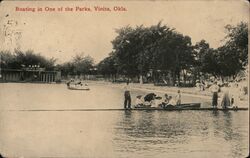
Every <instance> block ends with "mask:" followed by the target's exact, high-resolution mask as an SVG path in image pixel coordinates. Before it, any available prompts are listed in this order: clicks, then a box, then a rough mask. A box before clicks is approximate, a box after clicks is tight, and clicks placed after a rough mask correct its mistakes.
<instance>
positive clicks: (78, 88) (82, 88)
mask: <svg viewBox="0 0 250 158" xmlns="http://www.w3.org/2000/svg"><path fill="white" fill-rule="evenodd" d="M68 89H69V90H90V89H89V87H68Z"/></svg>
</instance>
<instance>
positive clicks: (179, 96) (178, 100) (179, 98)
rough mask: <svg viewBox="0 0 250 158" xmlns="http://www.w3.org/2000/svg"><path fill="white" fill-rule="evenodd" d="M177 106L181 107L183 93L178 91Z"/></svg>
mask: <svg viewBox="0 0 250 158" xmlns="http://www.w3.org/2000/svg"><path fill="white" fill-rule="evenodd" d="M176 105H181V91H180V90H178V92H177V95H176Z"/></svg>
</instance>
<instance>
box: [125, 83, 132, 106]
mask: <svg viewBox="0 0 250 158" xmlns="http://www.w3.org/2000/svg"><path fill="white" fill-rule="evenodd" d="M124 90H125V92H124V109H127V108H128V109H131V96H130V87H129V81H127V83H126V86H125V87H124Z"/></svg>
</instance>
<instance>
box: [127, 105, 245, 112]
mask: <svg viewBox="0 0 250 158" xmlns="http://www.w3.org/2000/svg"><path fill="white" fill-rule="evenodd" d="M125 110H126V109H125ZM128 110H149V111H154V110H163V111H164V110H165V111H182V110H198V111H199V110H200V111H203V110H204V111H238V110H239V111H242V110H243V111H245V110H248V108H247V107H227V108H222V107H217V108H213V107H201V103H185V104H180V105H177V106H166V107H135V108H132V109H128Z"/></svg>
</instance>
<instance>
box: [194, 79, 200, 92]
mask: <svg viewBox="0 0 250 158" xmlns="http://www.w3.org/2000/svg"><path fill="white" fill-rule="evenodd" d="M195 89H196V90H197V91H200V81H199V80H197V81H196V84H195Z"/></svg>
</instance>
